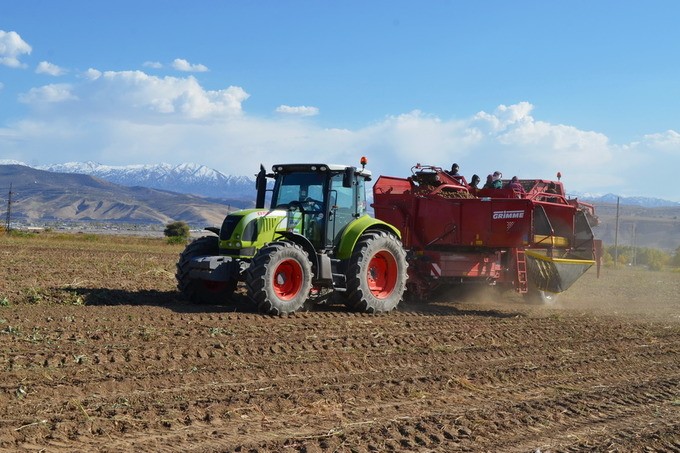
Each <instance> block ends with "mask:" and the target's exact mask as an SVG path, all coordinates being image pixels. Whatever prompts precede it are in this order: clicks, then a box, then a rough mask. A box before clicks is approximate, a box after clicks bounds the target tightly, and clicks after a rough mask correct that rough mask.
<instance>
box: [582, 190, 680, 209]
mask: <svg viewBox="0 0 680 453" xmlns="http://www.w3.org/2000/svg"><path fill="white" fill-rule="evenodd" d="M569 196H571V197H575V198H578V199H579V200H581V201H587V202H590V203H596V204H616V202H617V199H618V200H619V203H620V204H621V205H627V206H643V207H645V208H664V207H674V206H680V203H679V202H677V201H670V200H663V199H661V198H650V197H621V196H619V195H615V194H613V193H608V194H605V195H594V194H589V193H580V192H572V193H570V194H569Z"/></svg>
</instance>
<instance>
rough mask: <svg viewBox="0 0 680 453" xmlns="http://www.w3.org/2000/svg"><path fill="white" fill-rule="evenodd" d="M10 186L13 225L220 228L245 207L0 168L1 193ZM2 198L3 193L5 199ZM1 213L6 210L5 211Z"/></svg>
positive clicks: (82, 177)
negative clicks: (53, 223) (119, 224)
mask: <svg viewBox="0 0 680 453" xmlns="http://www.w3.org/2000/svg"><path fill="white" fill-rule="evenodd" d="M10 184H11V186H12V192H13V195H12V201H13V203H12V221H14V222H22V221H23V222H27V223H36V222H41V221H43V222H47V221H60V220H71V221H76V220H77V221H102V222H112V221H113V222H130V223H163V224H165V223H168V222H171V221H177V220H182V221H185V222H187V223H189V224H190V225H192V226H197V227H203V226H209V225H216V226H219V225H220V224H221V223H222V221H223V220H224V217H225V216H226V215H227V213H228V212H230V211H233V210H234V209H240V208H243V207H246V206H248V203H247V202H241V201H238V200H232V201H231V202H228V201H225V200H220V199H216V198H206V197H200V196H196V195H188V194H180V193H174V192H170V191H164V190H158V189H152V188H146V187H139V186H137V187H126V186H123V185H120V184H114V183H111V182H109V181H105V180H104V179H101V178H97V177H93V176H89V175H82V174H75V173H57V172H52V171H44V170H37V169H35V168H30V167H26V166H22V165H0V188H2V189H3V190H7V188H9V187H10ZM5 195H6V194H2V195H0V196H2V198H3V199H4V198H5ZM3 211H4V210H3Z"/></svg>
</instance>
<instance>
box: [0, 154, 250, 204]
mask: <svg viewBox="0 0 680 453" xmlns="http://www.w3.org/2000/svg"><path fill="white" fill-rule="evenodd" d="M0 163H2V162H1V161H0ZM36 168H38V169H39V170H46V171H52V172H58V173H78V174H83V175H90V176H96V177H99V178H102V179H105V180H106V181H110V182H113V183H116V184H121V185H123V186H129V187H134V186H142V187H149V188H152V189H160V190H170V191H173V192H181V193H188V194H194V195H203V196H206V197H214V198H231V199H241V200H251V199H254V198H255V180H254V178H248V177H246V176H229V175H225V174H224V173H221V172H219V171H217V170H214V169H211V168H209V167H206V166H205V165H199V164H192V163H184V164H180V165H170V164H165V163H161V164H154V165H126V166H111V165H102V164H99V163H96V162H91V161H90V162H68V163H65V164H54V165H46V166H40V167H36Z"/></svg>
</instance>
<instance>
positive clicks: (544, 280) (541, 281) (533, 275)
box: [524, 250, 595, 293]
mask: <svg viewBox="0 0 680 453" xmlns="http://www.w3.org/2000/svg"><path fill="white" fill-rule="evenodd" d="M524 253H525V254H526V257H527V273H528V274H529V281H530V282H531V284H533V285H534V286H536V287H537V288H538V289H540V290H542V291H548V292H551V293H561V292H562V291H565V290H566V289H567V288H569V287H570V286H571V285H572V284H573V283H574V282H575V281H576V280H578V279H579V277H581V275H583V274H584V273H585V272H586V271H587V270H588V269H590V266H592V265H593V264H595V261H594V260H583V259H571V258H551V257H549V256H546V255H544V254H542V253H539V252H537V251H534V250H525V252H524Z"/></svg>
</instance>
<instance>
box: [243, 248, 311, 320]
mask: <svg viewBox="0 0 680 453" xmlns="http://www.w3.org/2000/svg"><path fill="white" fill-rule="evenodd" d="M312 277H313V275H312V264H311V262H310V261H309V256H308V255H307V252H305V251H304V250H303V249H302V247H300V246H299V245H297V244H295V243H293V242H288V241H280V242H272V243H271V244H269V245H267V246H266V247H262V248H261V249H260V250H259V251H258V252H257V254H256V255H255V257H254V258H253V262H252V263H251V264H250V267H249V268H248V271H247V272H246V285H247V286H248V297H249V298H250V300H252V301H253V303H254V304H255V305H256V306H257V308H258V310H259V311H261V312H262V313H269V314H271V315H284V314H288V313H293V312H295V311H297V310H299V309H300V308H302V307H303V306H304V304H305V301H307V299H308V298H309V293H310V290H311V289H312Z"/></svg>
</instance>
